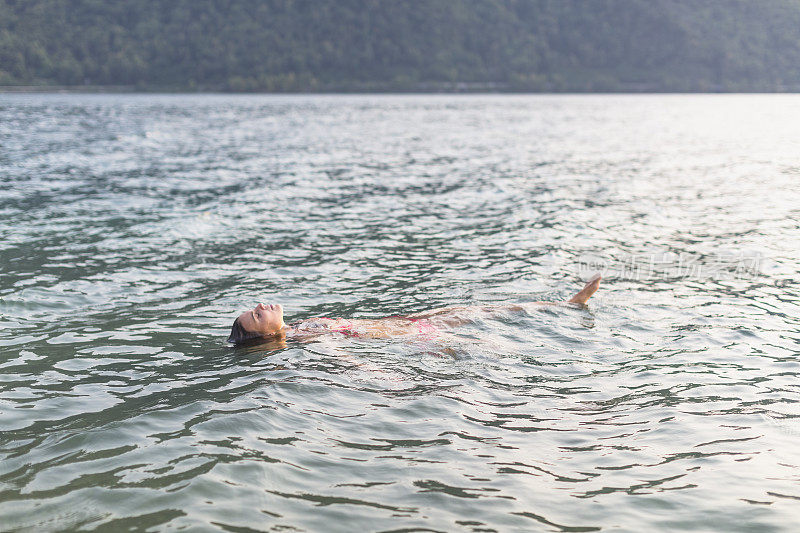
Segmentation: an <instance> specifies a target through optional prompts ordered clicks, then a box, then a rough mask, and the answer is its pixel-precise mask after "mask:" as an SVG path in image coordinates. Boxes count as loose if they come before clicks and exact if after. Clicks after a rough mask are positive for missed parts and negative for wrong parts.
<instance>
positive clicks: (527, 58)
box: [0, 0, 800, 91]
mask: <svg viewBox="0 0 800 533" xmlns="http://www.w3.org/2000/svg"><path fill="white" fill-rule="evenodd" d="M0 85H6V86H8V85H59V86H65V85H66V86H86V85H91V86H99V85H122V86H131V87H133V88H136V89H142V90H163V89H168V90H230V91H325V90H329V91H331V90H344V91H370V90H378V91H380V90H512V91H513V90H519V91H709V90H710V91H727V90H731V91H776V90H777V91H780V90H798V89H800V0H763V1H755V0H753V1H751V0H0Z"/></svg>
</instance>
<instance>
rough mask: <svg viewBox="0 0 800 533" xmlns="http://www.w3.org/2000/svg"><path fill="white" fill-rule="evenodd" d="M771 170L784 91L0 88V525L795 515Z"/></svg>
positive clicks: (782, 211) (690, 522)
mask: <svg viewBox="0 0 800 533" xmlns="http://www.w3.org/2000/svg"><path fill="white" fill-rule="evenodd" d="M799 185H800V96H795V95H638V96H634V95H587V96H575V95H564V96H551V95H538V96H512V95H497V96H463V95H461V96H460V95H428V96H426V95H415V96H391V95H385V96H358V95H353V96H232V95H231V96H228V95H192V96H186V95H21V94H16V95H0V530H3V531H37V532H38V531H56V530H58V531H61V530H94V529H97V530H100V531H124V530H128V531H145V530H147V531H177V530H186V531H214V530H218V531H236V532H242V531H254V530H257V531H395V532H399V531H407V532H411V531H476V532H477V531H483V532H486V531H498V532H505V531H573V532H574V531H607V530H615V531H664V532H666V531H709V530H719V531H793V530H795V528H796V527H797V521H798V519H800V446H798V444H799V443H800V404H799V403H798V402H799V401H800V381H798V378H799V377H800V364H798V351H800V347H799V346H798V342H799V341H800V318H799V317H800V274H798V269H800V251H799V250H800V186H799ZM595 271H601V272H603V273H604V274H605V280H604V282H603V285H602V287H601V289H600V291H599V292H598V293H597V294H596V295H595V297H594V298H592V300H591V301H590V302H589V306H588V308H586V309H571V308H566V307H552V308H548V309H546V310H545V311H543V312H531V313H517V314H513V313H501V314H499V315H497V316H495V317H488V316H480V317H476V319H475V320H474V321H473V322H472V323H469V324H467V325H465V326H462V327H459V328H456V329H454V330H452V331H451V332H450V335H449V336H446V337H444V336H430V335H420V336H410V337H404V338H397V339H389V340H369V339H360V338H352V337H346V336H343V335H329V336H327V337H324V338H319V339H317V340H316V341H313V342H308V343H305V344H300V343H296V342H295V343H292V342H290V343H288V344H287V345H285V346H283V345H278V344H273V345H266V346H261V347H251V348H248V349H232V348H231V347H229V346H228V345H226V343H225V338H226V337H227V334H228V331H229V328H230V324H231V322H232V321H233V319H234V318H235V317H236V316H237V314H238V313H240V312H241V311H243V310H245V309H247V308H249V307H252V306H253V305H254V304H256V303H257V302H259V301H264V302H277V303H282V304H283V305H284V307H285V309H286V315H287V319H289V320H297V319H302V318H307V317H313V316H342V317H356V318H375V317H381V316H389V315H398V314H407V313H412V312H416V311H424V310H428V309H432V308H435V307H440V306H447V305H477V304H507V303H524V302H531V301H535V300H562V299H564V298H567V297H569V296H570V295H571V294H572V293H573V292H575V291H576V290H578V289H579V288H580V287H581V285H582V280H585V279H586V278H588V277H589V276H590V275H591V274H593V273H594V272H595Z"/></svg>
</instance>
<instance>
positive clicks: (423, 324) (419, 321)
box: [295, 316, 438, 338]
mask: <svg viewBox="0 0 800 533" xmlns="http://www.w3.org/2000/svg"><path fill="white" fill-rule="evenodd" d="M388 318H402V319H404V320H408V321H410V322H413V323H414V324H416V325H417V334H418V335H424V336H426V337H428V338H430V337H433V336H435V335H436V333H437V331H438V330H437V329H436V326H434V325H433V324H431V323H430V321H429V320H428V319H426V318H409V317H405V316H393V317H388ZM314 320H320V321H322V320H325V321H331V322H333V320H334V319H332V318H326V317H319V318H318V319H314ZM314 320H309V321H305V322H300V323H299V324H297V326H295V328H296V329H297V330H300V331H308V332H313V331H314V330H320V329H324V330H328V331H334V332H336V333H341V334H343V335H346V336H348V337H362V336H363V334H362V333H361V332H359V331H358V329H356V326H355V325H353V323H352V322H351V321H349V320H348V321H347V322H346V323H345V324H340V325H336V326H330V325H328V324H326V323H324V322H315V321H314Z"/></svg>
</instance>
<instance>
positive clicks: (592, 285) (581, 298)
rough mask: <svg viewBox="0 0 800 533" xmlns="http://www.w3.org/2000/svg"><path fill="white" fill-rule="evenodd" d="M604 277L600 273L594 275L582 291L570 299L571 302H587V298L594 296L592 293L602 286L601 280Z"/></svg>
mask: <svg viewBox="0 0 800 533" xmlns="http://www.w3.org/2000/svg"><path fill="white" fill-rule="evenodd" d="M601 279H603V278H602V276H600V274H595V275H594V276H592V277H591V279H589V281H587V282H586V286H585V287H583V289H581V292H579V293H578V294H576V295H575V296H573V297H572V298H570V299H569V303H573V304H585V303H586V300H588V299H589V298H591V297H592V294H594V293H595V292H597V289H598V287H600V280H601Z"/></svg>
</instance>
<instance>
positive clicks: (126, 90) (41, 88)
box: [0, 84, 800, 95]
mask: <svg viewBox="0 0 800 533" xmlns="http://www.w3.org/2000/svg"><path fill="white" fill-rule="evenodd" d="M487 85H489V84H474V85H473V84H457V85H456V84H454V86H449V87H448V86H440V85H434V84H430V85H426V86H423V87H418V88H413V89H408V88H399V87H386V88H380V89H377V88H374V87H373V88H369V89H368V88H359V87H350V88H345V87H336V88H330V89H325V90H320V89H306V90H293V91H233V90H230V89H224V88H215V87H208V88H203V89H197V88H188V87H160V86H152V87H141V86H135V85H0V94H14V93H19V94H37V93H42V94H54V93H55V94H242V95H247V94H254V95H255V94H275V95H278V94H284V95H292V94H798V93H800V86H799V87H794V88H789V87H780V88H773V89H766V88H761V89H752V90H741V89H739V90H736V89H721V88H704V89H700V88H698V89H695V90H689V89H685V90H677V89H673V90H670V89H657V88H641V87H621V88H619V89H618V90H603V91H600V90H576V89H564V90H553V89H550V90H531V89H527V90H526V89H513V88H509V87H498V86H487Z"/></svg>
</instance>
